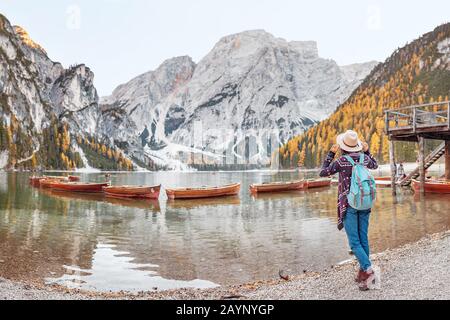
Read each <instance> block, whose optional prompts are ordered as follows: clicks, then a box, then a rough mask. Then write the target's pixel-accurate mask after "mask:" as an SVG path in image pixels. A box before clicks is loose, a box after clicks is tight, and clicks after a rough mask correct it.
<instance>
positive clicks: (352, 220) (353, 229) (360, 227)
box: [344, 207, 372, 271]
mask: <svg viewBox="0 0 450 320" xmlns="http://www.w3.org/2000/svg"><path fill="white" fill-rule="evenodd" d="M370 212H371V210H364V211H358V210H356V209H353V208H351V207H349V208H348V209H347V213H346V215H345V217H344V228H345V232H346V233H347V238H348V242H349V244H350V249H352V251H353V253H354V255H355V256H356V259H358V262H359V265H360V268H361V270H362V271H367V270H368V269H369V268H370V267H371V266H372V263H371V262H370V249H369V237H368V231H369V218H370Z"/></svg>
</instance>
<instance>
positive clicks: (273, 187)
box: [250, 180, 306, 194]
mask: <svg viewBox="0 0 450 320" xmlns="http://www.w3.org/2000/svg"><path fill="white" fill-rule="evenodd" d="M303 189H306V181H303V180H302V181H292V182H276V183H266V184H252V185H251V186H250V192H251V193H252V194H256V193H268V192H286V191H296V190H303Z"/></svg>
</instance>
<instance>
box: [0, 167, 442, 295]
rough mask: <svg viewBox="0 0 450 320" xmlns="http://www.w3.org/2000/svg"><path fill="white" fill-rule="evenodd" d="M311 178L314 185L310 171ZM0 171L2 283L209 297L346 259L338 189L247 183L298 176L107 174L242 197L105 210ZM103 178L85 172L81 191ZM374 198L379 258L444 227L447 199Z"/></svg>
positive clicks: (92, 199) (111, 205) (116, 179)
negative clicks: (191, 292) (235, 186)
mask: <svg viewBox="0 0 450 320" xmlns="http://www.w3.org/2000/svg"><path fill="white" fill-rule="evenodd" d="M308 175H314V174H313V173H311V174H308ZM28 177H29V175H27V174H18V173H17V174H7V173H0V276H4V277H9V278H13V279H29V278H33V279H44V280H45V281H46V282H48V283H53V282H56V283H60V284H64V285H67V286H70V287H79V288H83V289H91V290H92V289H94V290H101V291H104V290H129V291H139V290H154V289H155V288H158V289H160V290H161V289H169V288H179V287H212V286H215V285H222V284H233V283H241V282H246V281H252V280H260V279H266V278H273V277H276V276H277V274H278V271H279V270H280V269H284V270H290V272H292V273H301V272H302V271H303V270H305V269H306V270H311V271H313V270H323V269H325V268H329V267H330V266H331V265H333V264H336V263H338V262H340V261H343V260H346V259H348V258H349V255H348V245H347V242H346V237H345V234H344V233H343V232H338V231H337V229H336V192H337V189H336V187H331V188H327V189H321V190H317V191H308V192H295V193H286V194H278V195H265V196H259V197H257V198H253V197H251V196H250V194H249V192H248V185H249V184H250V183H254V182H263V181H277V180H291V179H298V178H303V177H304V174H303V173H293V172H284V173H277V174H272V173H268V172H246V173H243V172H236V173H169V172H167V173H133V174H113V175H112V182H113V184H159V183H162V184H163V185H165V186H172V187H174V186H202V185H218V184H226V183H230V182H237V181H241V182H242V191H241V194H240V197H233V198H223V199H216V200H201V201H200V200H197V201H177V202H172V201H167V199H166V198H165V197H162V198H161V199H160V200H159V202H149V201H139V202H133V201H128V200H108V199H104V198H102V197H101V196H95V195H94V196H92V195H72V194H67V193H55V192H51V191H48V190H40V189H35V188H32V187H30V186H29V185H28ZM102 178H103V175H100V174H89V175H88V174H85V175H82V179H83V180H84V181H101V180H102ZM396 201H397V204H394V199H393V198H392V196H391V194H390V190H389V189H380V191H379V199H378V202H377V205H376V208H375V210H374V213H373V214H372V218H371V229H370V239H371V244H372V248H373V250H374V251H375V252H379V251H382V250H385V249H387V248H392V247H396V246H399V245H402V244H405V243H407V242H412V241H415V240H417V239H419V238H421V237H423V236H424V235H426V234H429V233H435V232H439V231H443V230H447V229H450V213H449V210H448V208H449V204H450V197H449V196H431V195H428V196H427V197H426V198H424V199H419V198H417V197H414V195H413V194H411V193H410V192H409V191H404V192H402V193H401V195H399V196H398V198H397V200H396Z"/></svg>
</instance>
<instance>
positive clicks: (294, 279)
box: [0, 230, 450, 300]
mask: <svg viewBox="0 0 450 320" xmlns="http://www.w3.org/2000/svg"><path fill="white" fill-rule="evenodd" d="M371 258H372V260H373V262H374V264H375V265H377V266H378V267H380V268H381V279H382V282H381V290H372V291H368V292H360V291H359V290H358V288H357V286H356V285H355V283H354V282H353V277H354V275H355V273H356V270H357V266H356V261H354V260H353V261H350V262H348V263H344V264H342V265H337V266H333V267H331V268H330V269H327V270H325V271H323V272H314V273H312V272H311V273H304V274H301V275H293V276H290V277H289V278H290V279H289V280H288V281H286V280H282V279H273V280H265V281H256V282H253V283H247V284H240V285H231V286H223V287H218V288H214V289H178V290H168V291H157V292H139V293H127V292H114V293H101V292H87V291H80V290H77V289H68V288H65V287H61V286H57V285H51V286H45V285H39V284H32V283H25V282H15V281H11V280H6V279H3V278H1V277H0V300H5V299H6V300H11V299H12V300H14V299H25V300H45V299H50V300H55V299H56V300H72V299H73V300H92V299H94V300H104V299H113V300H114V299H119V300H142V299H149V300H180V299H181V300H184V299H185V300H228V299H243V300H246V299H254V300H260V299H261V300H284V299H286V300H291V299H293V300H309V299H314V300H315V299H318V300H326V299H339V300H345V299H373V300H380V299H450V274H449V273H448V266H449V265H450V230H449V231H445V232H441V233H438V234H433V235H429V236H426V237H424V238H422V239H421V240H419V241H417V242H414V243H410V244H406V245H404V246H401V247H399V248H395V249H389V250H386V251H384V252H381V253H378V254H374V255H372V257H371Z"/></svg>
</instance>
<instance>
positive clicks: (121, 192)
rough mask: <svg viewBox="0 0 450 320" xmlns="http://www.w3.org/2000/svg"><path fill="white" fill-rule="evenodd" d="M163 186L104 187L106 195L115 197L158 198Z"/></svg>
mask: <svg viewBox="0 0 450 320" xmlns="http://www.w3.org/2000/svg"><path fill="white" fill-rule="evenodd" d="M160 190H161V186H160V185H159V186H112V187H104V188H103V191H105V194H106V196H108V197H113V198H145V199H158V198H159V192H160Z"/></svg>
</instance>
